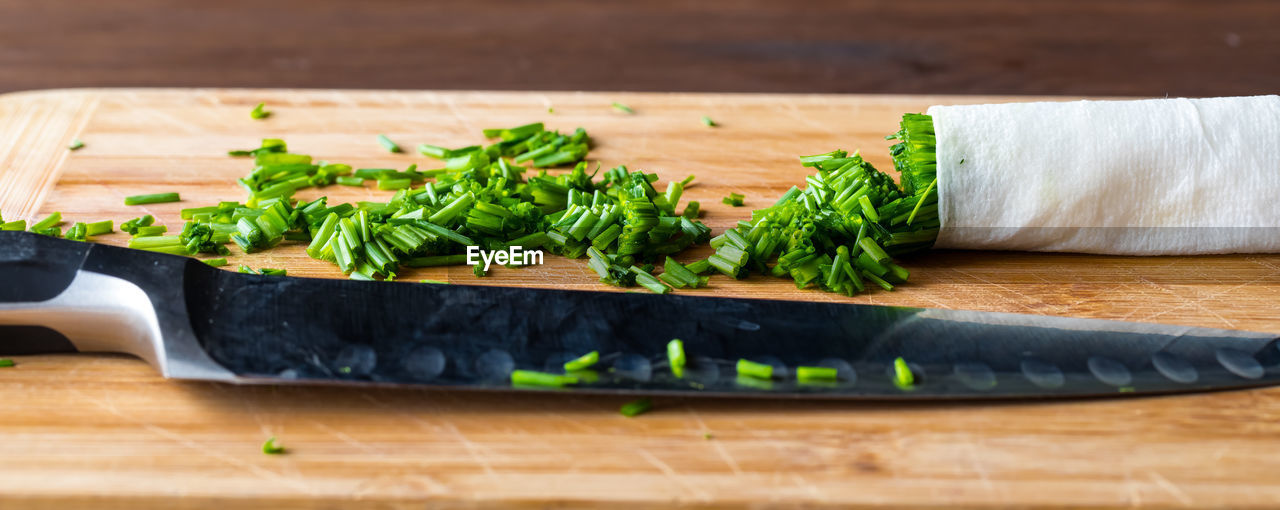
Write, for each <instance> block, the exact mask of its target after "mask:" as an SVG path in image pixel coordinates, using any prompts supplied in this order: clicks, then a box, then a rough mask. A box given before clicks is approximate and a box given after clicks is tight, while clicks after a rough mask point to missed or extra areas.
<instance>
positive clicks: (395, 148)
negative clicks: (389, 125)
mask: <svg viewBox="0 0 1280 510" xmlns="http://www.w3.org/2000/svg"><path fill="white" fill-rule="evenodd" d="M378 145H381V146H382V148H384V149H386V150H387V151H388V152H404V150H403V149H401V148H400V146H399V145H396V143H395V142H393V141H391V139H390V138H387V135H378Z"/></svg>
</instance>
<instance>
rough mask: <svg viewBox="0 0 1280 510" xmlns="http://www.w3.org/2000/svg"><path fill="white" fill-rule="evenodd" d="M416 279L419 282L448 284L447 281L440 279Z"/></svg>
mask: <svg viewBox="0 0 1280 510" xmlns="http://www.w3.org/2000/svg"><path fill="white" fill-rule="evenodd" d="M418 281H419V282H421V283H433V284H436V285H448V284H449V282H442V281H440V280H429V279H426V278H423V279H421V280H418Z"/></svg>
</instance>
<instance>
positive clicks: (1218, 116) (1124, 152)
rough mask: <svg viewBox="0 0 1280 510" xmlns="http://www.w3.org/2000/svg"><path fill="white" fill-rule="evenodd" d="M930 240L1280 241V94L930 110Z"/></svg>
mask: <svg viewBox="0 0 1280 510" xmlns="http://www.w3.org/2000/svg"><path fill="white" fill-rule="evenodd" d="M928 113H929V115H931V116H932V117H933V123H934V131H935V133H936V135H937V159H938V160H937V172H938V173H937V178H938V182H937V187H938V201H939V208H938V213H939V219H940V222H941V227H940V230H939V233H938V239H937V243H936V244H935V247H937V248H960V249H988V250H990V249H994V250H1030V251H1063V252H1081V253H1107V254H1125V255H1174V254H1207V253H1261V252H1280V97H1277V96H1257V97H1229V98H1211V99H1150V100H1138V101H1072V102H1058V103H1053V102H1039V103H1011V104H994V105H964V106H934V107H932V108H929V111H928Z"/></svg>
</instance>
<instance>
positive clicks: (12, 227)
mask: <svg viewBox="0 0 1280 510" xmlns="http://www.w3.org/2000/svg"><path fill="white" fill-rule="evenodd" d="M26 229H27V220H15V221H10V222H8V223H2V224H0V231H3V232H11V231H18V232H21V231H23V230H26Z"/></svg>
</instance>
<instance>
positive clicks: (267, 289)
mask: <svg viewBox="0 0 1280 510" xmlns="http://www.w3.org/2000/svg"><path fill="white" fill-rule="evenodd" d="M0 246H2V247H4V248H3V249H2V250H0V277H2V278H3V279H4V280H5V281H11V282H14V285H8V286H3V287H0V324H5V325H7V326H3V327H0V338H2V339H3V340H0V352H7V353H11V354H12V353H32V352H50V351H66V350H81V351H120V352H128V353H132V354H135V355H137V356H139V357H142V358H144V359H146V360H148V361H149V362H151V363H152V364H153V365H155V366H156V367H157V369H159V370H160V371H161V372H162V373H163V374H164V375H166V376H168V377H173V378H181V379H199V380H216V381H227V382H236V383H327V384H334V383H337V384H395V385H415V386H442V387H456V388H477V389H512V383H511V373H512V371H513V370H533V371H541V372H551V373H564V363H565V362H566V361H569V360H571V359H574V358H577V357H578V356H581V355H583V354H586V353H589V352H592V351H596V352H597V353H598V354H599V361H598V362H597V363H595V364H594V365H593V366H591V367H589V368H588V369H586V371H580V372H575V375H577V376H578V377H577V379H578V382H577V383H576V384H571V385H568V386H565V387H563V388H557V389H556V390H557V391H569V392H606V393H646V394H648V393H652V394H664V393H665V394H691V395H722V396H723V395H743V396H760V397H770V396H777V397H797V396H799V397H825V398H864V399H881V400H883V399H953V398H968V399H974V398H979V399H989V398H1034V397H1089V396H1108V395H1110V396H1123V395H1141V394H1153V393H1173V392H1187V391H1205V390H1219V389H1229V388H1244V387H1253V386H1262V385H1269V384H1274V383H1276V382H1277V381H1280V348H1278V346H1280V342H1278V340H1277V336H1276V335H1274V334H1265V333H1252V332H1244V331H1231V330H1218V329H1206V328H1191V327H1182V326H1168V325H1159V324H1139V323H1127V322H1116V321H1102V320H1092V319H1073V318H1063V317H1045V316H1034V315H1017V314H1004V313H988V312H969V311H955V310H937V309H924V308H905V307H884V306H868V305H853V304H842V303H813V302H798V301H779V300H759V299H734V298H719V297H700V296H696V295H694V294H695V293H694V292H687V293H680V294H675V295H655V294H639V293H619V292H583V291H563V290H551V289H526V288H507V287H489V286H468V285H436V284H420V283H401V282H357V281H349V280H329V279H310V278H292V277H271V276H259V275H246V274H238V273H233V272H228V271H222V270H217V269H214V268H211V267H208V266H206V265H204V264H202V263H200V262H198V261H196V260H193V259H188V258H183V257H175V256H169V255H162V254H154V253H148V252H141V251H136V250H127V249H123V248H117V247H112V246H105V245H95V244H88V243H78V242H72V241H64V240H57V239H51V238H45V237H42V236H35V235H33V234H25V233H10V232H3V233H0ZM68 317H75V319H74V320H69V319H68ZM675 338H679V339H681V340H682V342H683V344H684V352H685V354H686V358H687V360H688V361H687V365H686V366H685V367H684V369H683V370H681V371H680V374H679V376H677V375H676V374H675V373H673V370H672V369H671V366H670V364H669V361H668V353H667V344H668V343H669V342H670V341H671V340H672V339H675ZM741 359H745V360H749V361H752V362H755V363H760V364H766V365H770V366H772V367H773V369H772V374H771V377H768V378H761V377H758V376H755V375H749V374H739V373H738V371H737V365H738V361H739V360H741ZM898 359H901V360H902V361H903V366H905V368H906V369H907V370H908V371H909V374H910V377H909V378H908V379H910V383H909V384H904V383H903V379H902V377H901V376H902V375H903V374H901V373H895V368H894V366H895V361H896V360H898ZM799 367H828V368H831V369H834V373H835V377H834V379H830V380H800V378H798V377H797V371H798V370H797V369H798V368H799ZM828 373H830V371H828ZM537 389H546V388H537Z"/></svg>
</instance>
